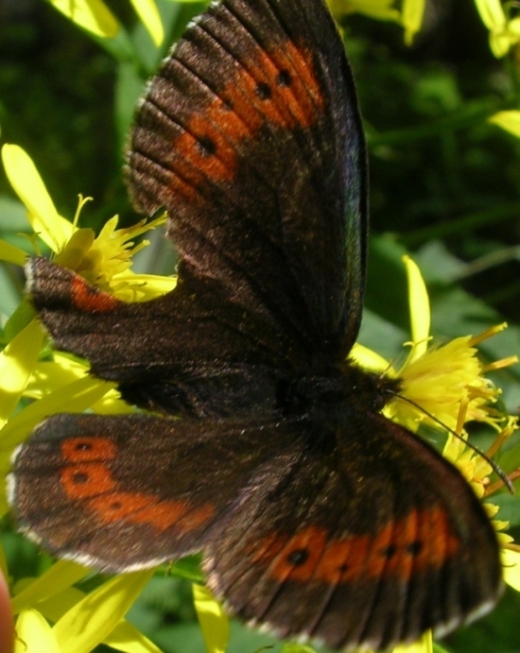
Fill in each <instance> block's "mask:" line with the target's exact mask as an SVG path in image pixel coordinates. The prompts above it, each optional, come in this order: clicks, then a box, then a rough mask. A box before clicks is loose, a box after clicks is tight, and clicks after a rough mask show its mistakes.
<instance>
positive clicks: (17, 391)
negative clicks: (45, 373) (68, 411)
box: [0, 320, 43, 427]
mask: <svg viewBox="0 0 520 653" xmlns="http://www.w3.org/2000/svg"><path fill="white" fill-rule="evenodd" d="M42 342H43V332H42V330H41V327H40V325H39V324H38V322H37V321H36V320H32V321H31V322H30V323H29V324H28V325H27V326H26V327H25V328H24V329H23V330H22V331H20V333H19V334H18V335H17V336H15V337H14V338H13V340H11V342H10V343H9V344H8V345H7V347H6V348H5V349H4V350H3V351H2V352H1V353H0V427H3V426H4V424H5V423H6V422H7V420H8V418H9V416H10V415H11V413H12V412H13V410H14V409H15V407H16V405H17V403H18V401H19V400H20V397H21V395H22V393H23V391H24V390H25V388H26V386H27V383H28V382H29V377H30V376H31V374H32V371H33V369H34V366H35V365H36V361H37V360H38V355H39V353H40V349H41V346H42Z"/></svg>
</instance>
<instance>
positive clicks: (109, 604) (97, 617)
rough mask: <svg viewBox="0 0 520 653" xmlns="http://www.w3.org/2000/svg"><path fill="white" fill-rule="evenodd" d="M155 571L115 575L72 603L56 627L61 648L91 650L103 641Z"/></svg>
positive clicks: (76, 651)
mask: <svg viewBox="0 0 520 653" xmlns="http://www.w3.org/2000/svg"><path fill="white" fill-rule="evenodd" d="M153 574H154V570H153V569H148V570H146V571H138V572H135V573H130V574H125V575H122V576H116V577H115V578H112V579H111V580H109V581H108V582H107V583H104V584H103V585H101V587H99V588H98V589H96V590H95V591H94V592H92V593H91V594H88V595H87V596H86V597H85V598H84V599H83V600H82V601H80V602H79V603H77V604H76V605H75V606H73V607H72V608H71V609H70V610H69V611H68V612H67V613H66V614H65V615H64V616H63V617H62V618H61V619H60V620H59V621H58V622H57V623H56V624H55V626H54V628H53V631H54V634H55V636H56V639H57V641H58V644H59V646H60V648H61V649H62V650H63V651H67V653H89V651H91V650H92V649H93V648H94V647H95V646H97V645H98V644H100V643H101V642H103V641H104V640H105V639H106V637H107V636H108V635H109V634H110V633H111V632H112V631H113V630H114V628H115V627H116V626H117V625H118V623H119V622H120V621H121V619H122V618H123V617H124V615H125V614H126V613H127V612H128V610H129V609H130V608H131V606H132V604H133V603H134V601H135V599H136V598H137V597H138V595H139V594H140V592H141V591H142V589H143V588H144V586H145V585H146V584H147V583H148V581H149V580H150V578H151V577H152V576H153Z"/></svg>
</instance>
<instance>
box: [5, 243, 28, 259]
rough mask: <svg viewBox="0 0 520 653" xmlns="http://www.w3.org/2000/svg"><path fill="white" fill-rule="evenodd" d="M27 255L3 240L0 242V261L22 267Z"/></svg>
mask: <svg viewBox="0 0 520 653" xmlns="http://www.w3.org/2000/svg"><path fill="white" fill-rule="evenodd" d="M26 258H27V254H26V253H25V252H24V251H23V249H20V248H19V247H15V246H14V245H11V244H10V243H6V242H5V240H0V259H1V260H2V261H7V263H14V264H15V265H23V264H24V263H25V259H26Z"/></svg>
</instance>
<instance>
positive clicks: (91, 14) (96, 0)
mask: <svg viewBox="0 0 520 653" xmlns="http://www.w3.org/2000/svg"><path fill="white" fill-rule="evenodd" d="M50 3H51V4H52V5H53V6H54V7H56V9H57V10H58V11H61V13H62V14H64V15H65V16H67V18H70V20H71V21H72V22H73V23H76V25H79V26H80V27H83V29H86V30H87V31H89V32H92V34H95V35H96V36H101V37H112V36H115V35H116V34H117V33H118V31H119V23H118V22H117V20H116V18H115V17H114V15H113V14H112V12H111V11H110V10H109V9H108V7H107V6H106V5H105V4H104V3H103V2H101V0H50Z"/></svg>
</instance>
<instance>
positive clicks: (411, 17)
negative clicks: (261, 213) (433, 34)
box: [402, 0, 426, 45]
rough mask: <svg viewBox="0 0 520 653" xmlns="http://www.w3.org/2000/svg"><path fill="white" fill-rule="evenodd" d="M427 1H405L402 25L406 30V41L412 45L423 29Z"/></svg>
mask: <svg viewBox="0 0 520 653" xmlns="http://www.w3.org/2000/svg"><path fill="white" fill-rule="evenodd" d="M425 4H426V2H425V0H404V1H403V8H402V23H403V26H404V28H405V36H404V41H405V43H406V44H407V45H411V44H412V41H413V37H414V36H415V35H416V34H417V32H418V31H419V30H420V29H421V25H422V21H423V16H424V7H425Z"/></svg>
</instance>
